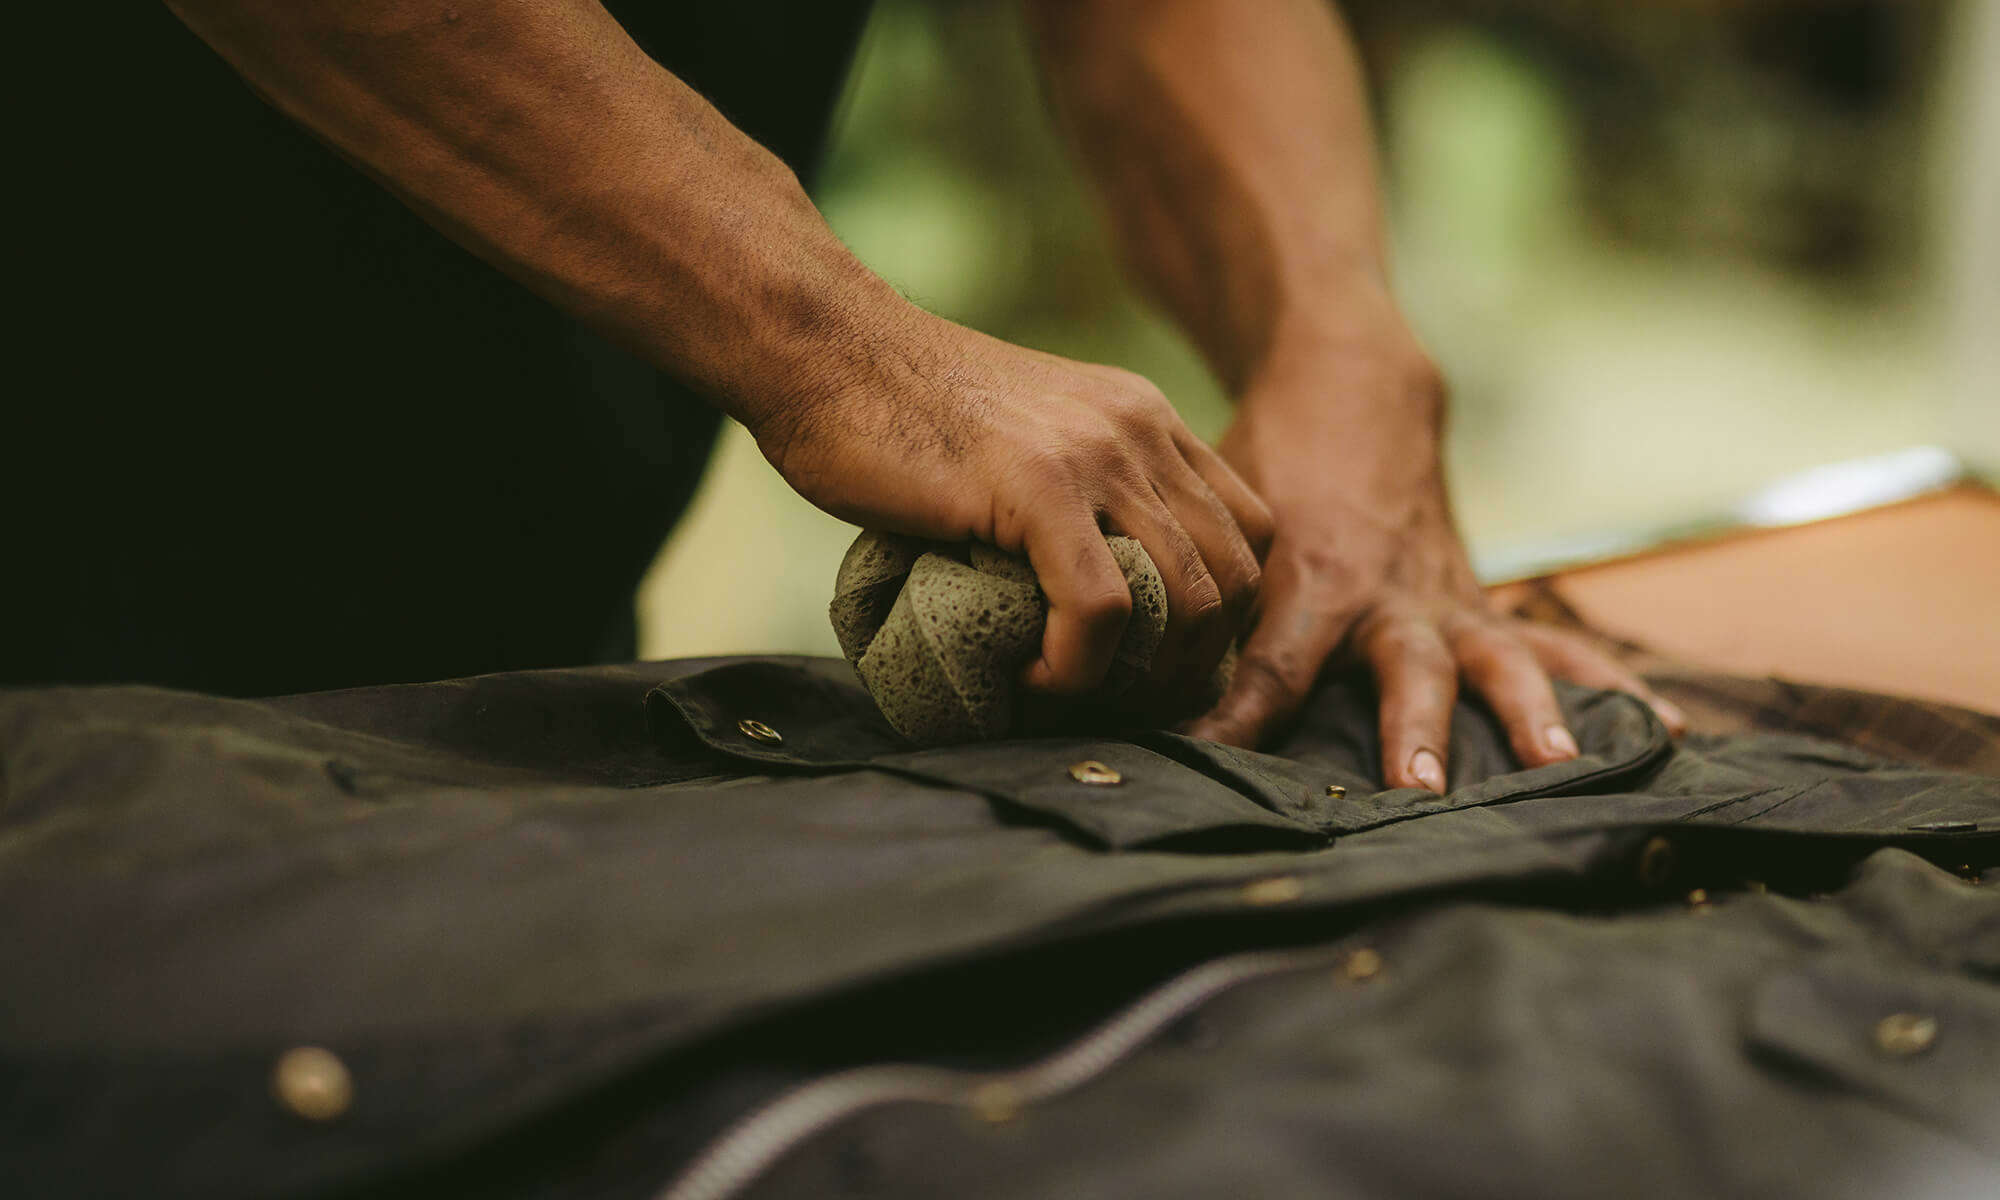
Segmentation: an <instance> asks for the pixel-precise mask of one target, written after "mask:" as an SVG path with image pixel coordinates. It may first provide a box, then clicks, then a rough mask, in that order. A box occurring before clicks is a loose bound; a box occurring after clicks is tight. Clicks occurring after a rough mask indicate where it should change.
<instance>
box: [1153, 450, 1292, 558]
mask: <svg viewBox="0 0 2000 1200" xmlns="http://www.w3.org/2000/svg"><path fill="white" fill-rule="evenodd" d="M1174 449H1176V450H1179V451H1180V452H1181V457H1182V458H1183V459H1185V460H1186V461H1187V464H1188V466H1190V467H1192V468H1194V472H1195V474H1197V475H1199V476H1201V479H1202V482H1203V483H1206V484H1207V485H1208V487H1209V490H1210V491H1211V492H1213V493H1214V494H1215V498H1216V499H1218V500H1220V501H1221V502H1222V506H1223V507H1224V508H1226V509H1228V510H1229V515H1230V516H1231V517H1232V518H1233V519H1234V520H1235V522H1236V528H1237V529H1239V530H1241V531H1242V533H1243V540H1244V541H1245V542H1247V543H1249V546H1250V552H1251V553H1252V554H1254V555H1256V556H1257V561H1258V562H1263V561H1264V560H1265V559H1267V558H1268V557H1270V553H1271V539H1272V538H1273V537H1274V536H1276V534H1277V528H1278V527H1277V522H1276V521H1275V520H1274V519H1273V518H1272V516H1271V507H1270V506H1269V505H1267V504H1265V503H1264V500H1263V498H1262V497H1261V496H1259V495H1257V493H1256V492H1253V491H1251V490H1250V485H1249V484H1247V483H1245V482H1243V477H1242V476H1241V475H1238V474H1237V473H1236V468H1234V467H1232V466H1230V465H1229V463H1228V462H1227V461H1226V460H1224V459H1223V457H1222V456H1221V455H1220V454H1217V453H1216V452H1215V448H1214V447H1212V446H1210V445H1209V444H1208V443H1207V442H1204V441H1202V440H1201V439H1200V438H1198V437H1196V436H1195V435H1194V433H1193V431H1192V430H1190V429H1188V427H1187V426H1185V425H1181V426H1177V427H1176V428H1175V429H1174Z"/></svg>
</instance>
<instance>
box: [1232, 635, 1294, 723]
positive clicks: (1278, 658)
mask: <svg viewBox="0 0 2000 1200" xmlns="http://www.w3.org/2000/svg"><path fill="white" fill-rule="evenodd" d="M1294 662H1295V660H1294V659H1292V658H1291V657H1290V656H1285V655H1278V654H1273V653H1271V652H1270V651H1267V650H1246V651H1245V652H1244V653H1243V654H1242V655H1241V656H1240V657H1238V658H1237V660H1236V680H1235V686H1236V687H1238V688H1242V689H1245V690H1247V691H1250V692H1252V693H1255V694H1256V695H1258V696H1260V697H1262V698H1263V700H1264V701H1265V703H1266V705H1267V706H1269V707H1272V708H1277V709H1289V708H1293V707H1296V706H1297V705H1298V704H1299V703H1300V702H1302V701H1303V700H1304V699H1305V694H1306V684H1305V683H1304V682H1302V681H1301V680H1300V678H1299V671H1298V670H1297V668H1296V667H1295V666H1294Z"/></svg>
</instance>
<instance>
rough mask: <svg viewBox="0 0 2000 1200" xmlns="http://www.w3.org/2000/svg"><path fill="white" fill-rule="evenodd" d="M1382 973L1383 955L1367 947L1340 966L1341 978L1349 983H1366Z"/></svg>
mask: <svg viewBox="0 0 2000 1200" xmlns="http://www.w3.org/2000/svg"><path fill="white" fill-rule="evenodd" d="M1381 973H1382V955H1381V953H1380V952H1379V951H1376V950H1371V949H1369V948H1368V947H1367V946H1363V947H1361V948H1360V949H1359V950H1356V951H1355V952H1354V953H1352V954H1350V955H1348V956H1347V959H1346V961H1344V962H1342V963H1341V964H1340V975H1341V978H1343V979H1345V980H1347V981H1348V982H1349V983H1366V982H1367V981H1369V980H1370V979H1373V978H1375V977H1376V976H1377V975H1380V974H1381Z"/></svg>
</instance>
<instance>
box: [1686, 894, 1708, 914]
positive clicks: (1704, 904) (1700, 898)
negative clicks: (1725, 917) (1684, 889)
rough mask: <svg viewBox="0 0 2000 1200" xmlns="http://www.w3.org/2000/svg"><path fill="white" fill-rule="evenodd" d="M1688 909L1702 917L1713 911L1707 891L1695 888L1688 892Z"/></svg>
mask: <svg viewBox="0 0 2000 1200" xmlns="http://www.w3.org/2000/svg"><path fill="white" fill-rule="evenodd" d="M1688 907H1689V908H1691V909H1693V910H1694V911H1695V912H1697V913H1700V914H1703V915H1706V914H1707V913H1710V912H1712V911H1714V904H1713V902H1712V901H1710V900H1709V898H1708V889H1707V888H1696V889H1695V890H1693V891H1691V892H1689V893H1688Z"/></svg>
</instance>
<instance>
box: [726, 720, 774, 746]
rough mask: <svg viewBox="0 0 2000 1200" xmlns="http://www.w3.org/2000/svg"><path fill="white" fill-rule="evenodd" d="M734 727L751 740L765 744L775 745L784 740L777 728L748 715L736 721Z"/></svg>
mask: <svg viewBox="0 0 2000 1200" xmlns="http://www.w3.org/2000/svg"><path fill="white" fill-rule="evenodd" d="M736 729H737V731H738V732H739V733H741V734H742V735H743V736H744V737H747V738H749V739H750V740H751V741H753V742H763V743H764V744H765V745H767V746H775V745H777V744H778V743H779V742H782V741H784V740H785V738H784V735H783V734H781V733H779V732H778V731H777V730H775V729H773V728H771V727H770V726H769V725H766V724H764V722H762V721H753V720H751V719H750V718H749V717H745V718H743V719H742V720H741V721H738V722H736Z"/></svg>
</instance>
